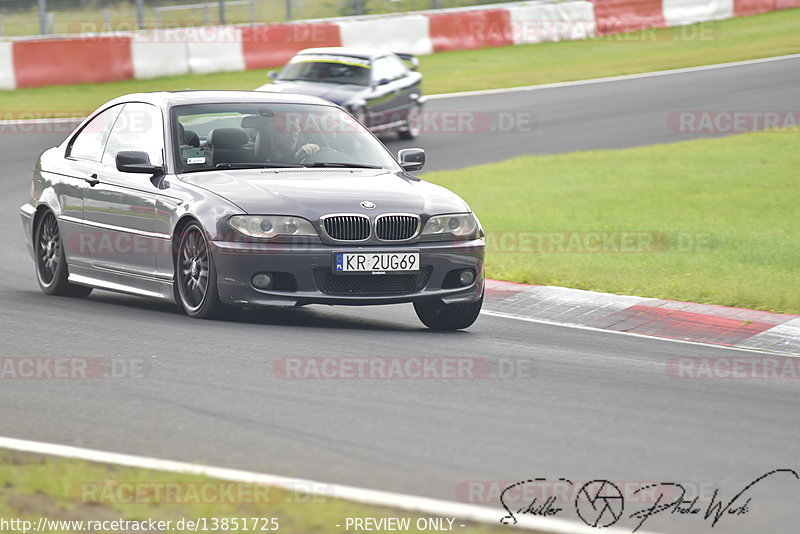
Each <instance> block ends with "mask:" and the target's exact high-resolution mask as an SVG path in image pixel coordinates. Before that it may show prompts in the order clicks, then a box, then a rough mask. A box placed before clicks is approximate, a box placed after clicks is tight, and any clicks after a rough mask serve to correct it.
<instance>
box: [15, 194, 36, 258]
mask: <svg viewBox="0 0 800 534" xmlns="http://www.w3.org/2000/svg"><path fill="white" fill-rule="evenodd" d="M35 213H36V208H34V207H33V206H31V205H30V204H24V205H22V206H20V208H19V215H20V217H22V229H23V230H24V231H25V246H26V247H27V248H28V253H29V254H30V255H31V258H33V257H34V253H33V216H34V214H35Z"/></svg>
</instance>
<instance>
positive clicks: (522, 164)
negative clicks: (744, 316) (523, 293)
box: [424, 129, 800, 313]
mask: <svg viewBox="0 0 800 534" xmlns="http://www.w3.org/2000/svg"><path fill="white" fill-rule="evenodd" d="M799 135H800V134H799V133H798V132H797V130H796V129H795V131H794V132H769V133H752V134H745V135H738V136H731V137H726V138H721V139H711V140H696V141H687V142H682V143H674V144H668V145H657V146H650V147H641V148H632V149H626V150H609V151H597V152H575V153H570V154H563V155H554V156H526V157H520V158H515V159H512V160H508V161H506V162H503V163H498V164H490V165H482V166H478V167H471V168H468V169H462V170H457V171H442V172H435V173H428V174H425V176H424V177H425V179H426V180H430V181H432V182H435V183H437V184H441V185H443V186H446V187H448V188H450V189H452V190H453V191H455V192H457V193H458V194H460V195H461V196H462V197H463V198H464V199H465V200H466V201H467V202H469V203H470V206H471V207H472V209H473V210H475V212H476V213H477V214H478V216H479V217H480V218H481V222H482V224H483V226H484V228H485V229H486V231H487V237H488V241H487V248H488V257H487V263H486V264H487V274H488V276H489V277H491V278H495V279H500V280H510V281H514V282H524V283H531V284H543V285H557V286H566V287H574V288H579V289H587V290H595V291H602V292H609V293H619V294H629V295H640V296H645V297H653V298H664V299H674V300H683V301H692V302H703V303H713V304H721V305H725V306H734V307H744V308H752V309H759V310H770V311H774V312H784V313H800V270H798V265H800V225H798V220H800V205H799V204H798V198H800V197H798V191H800V174H798V172H797V169H798V168H800V150H798V146H799V145H798V142H800V138H798V136H799Z"/></svg>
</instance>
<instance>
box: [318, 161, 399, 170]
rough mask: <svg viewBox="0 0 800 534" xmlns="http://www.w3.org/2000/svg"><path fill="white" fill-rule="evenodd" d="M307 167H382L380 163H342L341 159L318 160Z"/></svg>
mask: <svg viewBox="0 0 800 534" xmlns="http://www.w3.org/2000/svg"><path fill="white" fill-rule="evenodd" d="M305 166H306V167H344V168H347V167H351V168H354V169H382V168H383V167H381V166H380V165H366V164H364V163H341V162H339V161H316V162H314V163H309V164H307V165H305Z"/></svg>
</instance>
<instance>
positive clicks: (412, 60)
mask: <svg viewBox="0 0 800 534" xmlns="http://www.w3.org/2000/svg"><path fill="white" fill-rule="evenodd" d="M394 55H396V56H397V57H399V58H400V59H402V60H403V61H408V62H409V63H411V70H417V67H419V60H418V59H417V56H415V55H414V54H403V53H400V52H395V53H394Z"/></svg>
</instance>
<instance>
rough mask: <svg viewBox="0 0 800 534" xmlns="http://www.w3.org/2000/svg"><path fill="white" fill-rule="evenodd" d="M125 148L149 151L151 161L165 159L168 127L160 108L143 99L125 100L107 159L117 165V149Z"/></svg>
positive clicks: (118, 150) (104, 155) (109, 146)
mask: <svg viewBox="0 0 800 534" xmlns="http://www.w3.org/2000/svg"><path fill="white" fill-rule="evenodd" d="M122 150H136V151H140V152H147V155H148V156H150V163H152V164H153V165H161V164H162V163H163V159H164V158H163V156H162V153H163V150H164V130H163V121H162V118H161V110H160V109H158V108H157V107H155V106H153V105H151V104H144V103H141V102H133V103H130V104H125V108H124V109H123V110H122V113H120V114H119V117H118V118H117V121H116V123H115V124H114V129H113V130H112V131H111V135H110V136H109V137H108V143H106V149H105V153H104V154H103V163H104V164H106V165H115V160H116V156H117V152H120V151H122Z"/></svg>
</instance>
